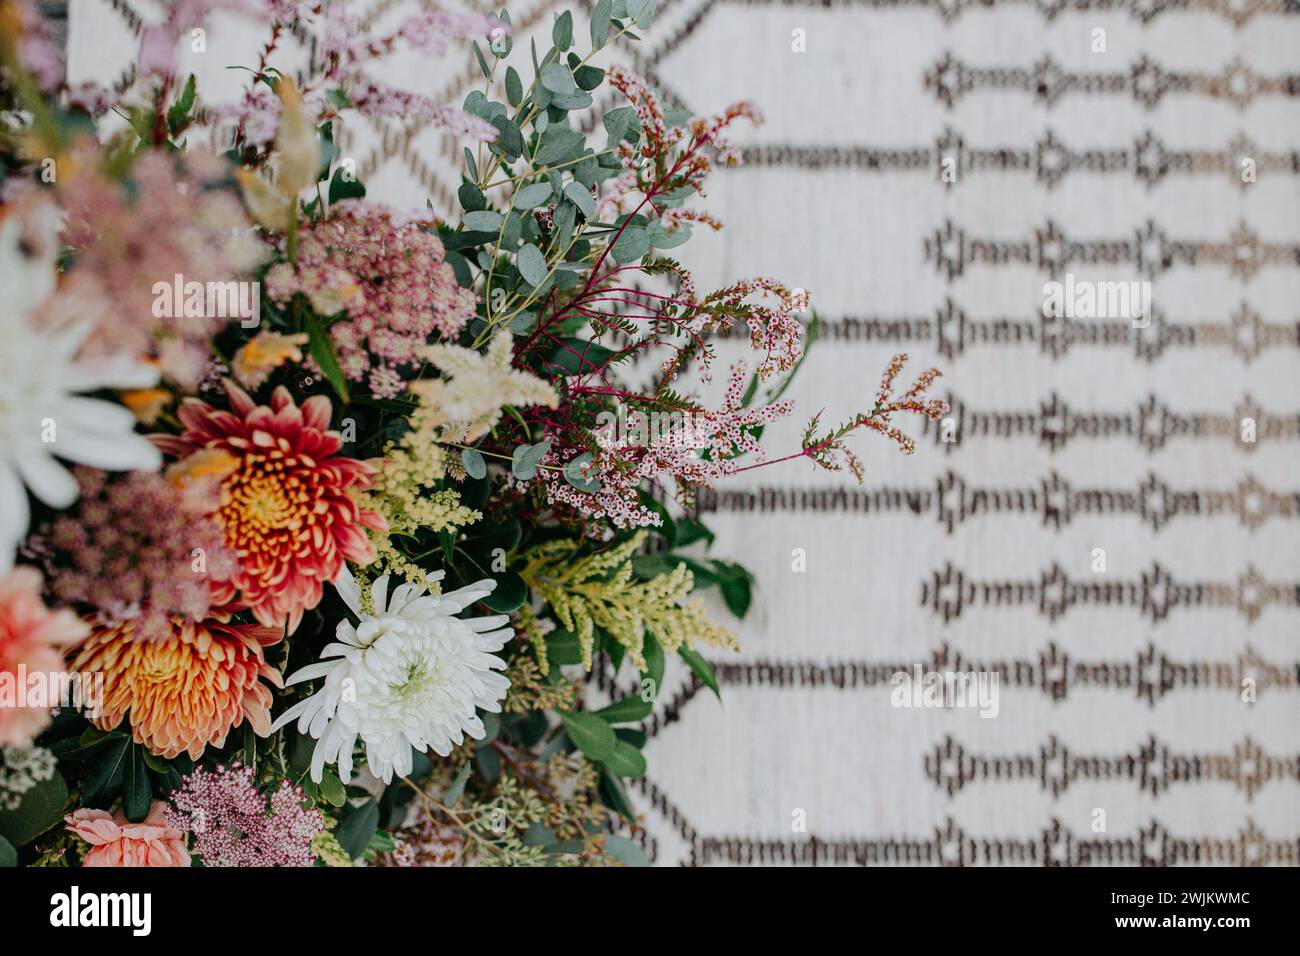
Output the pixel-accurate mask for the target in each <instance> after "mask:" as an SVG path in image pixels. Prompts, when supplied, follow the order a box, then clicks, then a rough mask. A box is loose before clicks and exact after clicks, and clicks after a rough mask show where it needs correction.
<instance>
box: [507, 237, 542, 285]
mask: <svg viewBox="0 0 1300 956" xmlns="http://www.w3.org/2000/svg"><path fill="white" fill-rule="evenodd" d="M515 264H516V265H517V266H518V267H519V274H520V275H522V276H523V277H524V281H526V282H527V283H528V284H529V285H531V286H534V287H536V286H540V285H541V284H542V283H543V282H545V281H546V276H547V274H548V273H549V272H550V270H549V269H548V268H547V266H546V257H545V256H543V255H542V251H541V250H540V249H538V248H537V247H536V246H535V245H533V244H532V243H529V244H528V245H526V246H524V247H523V248H522V249H520V250H519V256H518V258H517V259H516V263H515Z"/></svg>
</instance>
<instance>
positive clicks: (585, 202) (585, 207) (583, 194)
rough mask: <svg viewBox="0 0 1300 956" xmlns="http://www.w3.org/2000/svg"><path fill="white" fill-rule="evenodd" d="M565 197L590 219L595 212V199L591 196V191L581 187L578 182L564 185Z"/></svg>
mask: <svg viewBox="0 0 1300 956" xmlns="http://www.w3.org/2000/svg"><path fill="white" fill-rule="evenodd" d="M564 195H565V198H567V199H568V200H569V202H571V203H573V204H574V205H575V206H577V207H578V208H579V209H580V210H581V211H582V214H583V215H584V216H586V217H587V218H588V219H590V218H591V217H592V216H594V215H595V214H596V200H595V199H593V198H592V195H591V193H589V192H587V190H585V189H583V188H582V186H581V185H580V184H579V183H569V185H567V186H565V187H564Z"/></svg>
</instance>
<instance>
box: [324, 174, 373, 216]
mask: <svg viewBox="0 0 1300 956" xmlns="http://www.w3.org/2000/svg"><path fill="white" fill-rule="evenodd" d="M365 195H366V187H365V186H364V185H363V184H362V182H361V180H359V179H357V178H356V177H355V176H353V175H352V174H351V173H349V172H348V171H347V170H346V169H345V168H344V167H342V166H340V167H339V168H338V169H336V170H334V175H333V176H332V177H331V178H330V192H329V201H330V205H331V206H332V205H334V203H336V202H338V201H339V200H340V199H364V198H365Z"/></svg>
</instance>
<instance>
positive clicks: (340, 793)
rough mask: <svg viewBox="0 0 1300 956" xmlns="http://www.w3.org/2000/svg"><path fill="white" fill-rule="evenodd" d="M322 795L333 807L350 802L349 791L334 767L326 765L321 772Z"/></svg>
mask: <svg viewBox="0 0 1300 956" xmlns="http://www.w3.org/2000/svg"><path fill="white" fill-rule="evenodd" d="M320 795H321V797H322V798H324V800H325V802H326V803H328V804H329V805H330V806H332V807H341V806H343V804H345V803H347V802H348V791H347V788H346V787H344V786H343V781H342V780H340V779H339V775H338V774H337V773H336V772H335V771H334V768H333V767H326V768H325V772H324V773H323V774H321V781H320Z"/></svg>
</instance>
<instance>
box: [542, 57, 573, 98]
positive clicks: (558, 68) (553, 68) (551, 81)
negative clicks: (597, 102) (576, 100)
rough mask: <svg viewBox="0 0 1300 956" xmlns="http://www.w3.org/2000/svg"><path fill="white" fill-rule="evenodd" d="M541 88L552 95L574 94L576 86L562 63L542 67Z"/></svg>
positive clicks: (571, 75)
mask: <svg viewBox="0 0 1300 956" xmlns="http://www.w3.org/2000/svg"><path fill="white" fill-rule="evenodd" d="M542 86H544V87H546V88H547V89H548V90H550V91H551V92H552V93H559V94H565V93H576V92H577V91H578V84H577V82H576V81H575V80H574V79H573V74H572V73H571V72H570V71H569V68H568V67H567V66H565V65H564V64H563V63H550V64H548V65H546V66H544V67H542Z"/></svg>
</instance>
